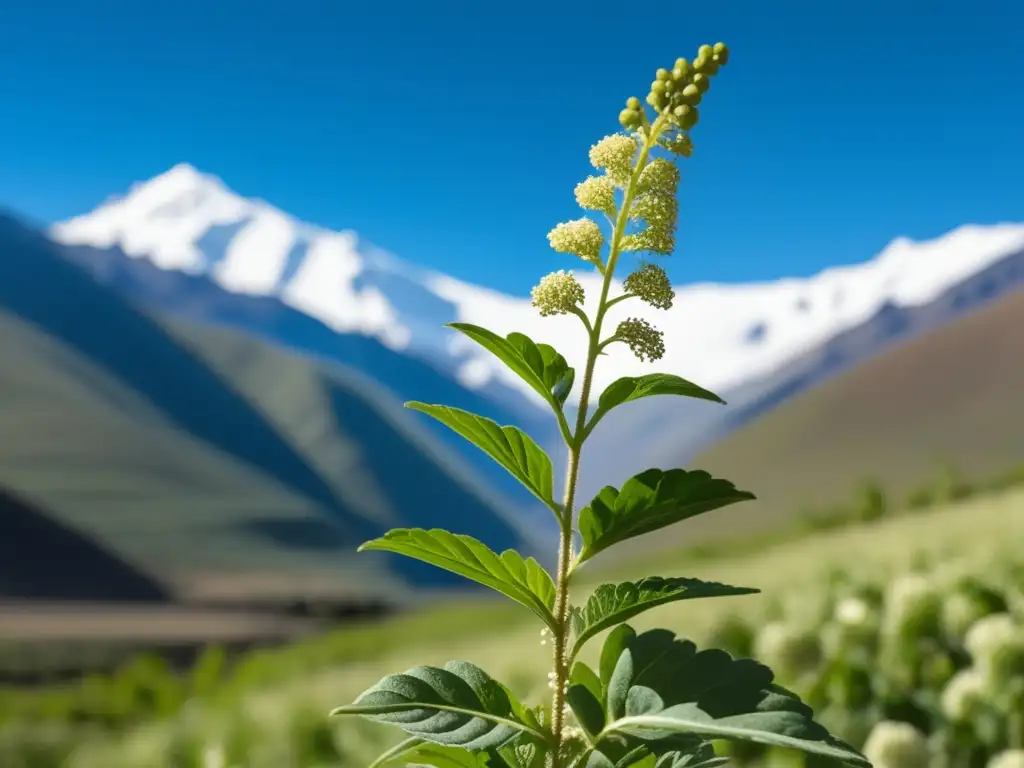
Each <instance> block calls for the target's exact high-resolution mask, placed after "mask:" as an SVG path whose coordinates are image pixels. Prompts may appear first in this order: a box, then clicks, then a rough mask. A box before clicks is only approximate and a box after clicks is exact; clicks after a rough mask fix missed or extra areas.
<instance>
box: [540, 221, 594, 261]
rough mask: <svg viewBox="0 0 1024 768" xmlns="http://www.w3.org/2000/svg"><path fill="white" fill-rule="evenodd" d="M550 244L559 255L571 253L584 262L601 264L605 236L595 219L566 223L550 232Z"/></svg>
mask: <svg viewBox="0 0 1024 768" xmlns="http://www.w3.org/2000/svg"><path fill="white" fill-rule="evenodd" d="M548 242H549V243H551V247H552V248H554V249H555V250H556V251H557V252H558V253H571V254H573V255H574V256H579V257H580V258H581V259H583V260H584V261H589V262H592V263H595V264H599V263H600V262H601V246H603V245H604V234H603V233H602V232H601V227H599V226H598V224H597V222H596V221H594V220H593V219H588V218H586V217H584V218H582V219H575V220H573V221H565V222H562V223H561V224H558V225H556V226H555V228H554V229H552V230H551V231H550V232H548Z"/></svg>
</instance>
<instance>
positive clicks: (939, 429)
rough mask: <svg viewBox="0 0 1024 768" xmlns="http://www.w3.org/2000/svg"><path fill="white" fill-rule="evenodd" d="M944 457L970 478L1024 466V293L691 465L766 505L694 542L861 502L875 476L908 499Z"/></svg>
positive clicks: (868, 367)
mask: <svg viewBox="0 0 1024 768" xmlns="http://www.w3.org/2000/svg"><path fill="white" fill-rule="evenodd" d="M940 460H948V461H950V462H951V463H952V464H953V465H954V466H956V467H957V468H959V469H961V470H963V471H964V472H965V474H967V475H968V476H970V475H984V474H990V473H993V472H999V471H1001V470H1004V469H1006V468H1007V467H1008V466H1010V465H1012V464H1015V463H1018V462H1020V461H1024V291H1015V292H1014V293H1011V294H1010V295H1008V296H1006V297H1005V298H1003V299H1000V300H999V301H997V302H994V303H993V304H990V305H988V306H986V307H983V308H981V309H979V310H978V311H977V312H975V313H972V314H970V315H968V316H966V317H964V318H962V319H960V320H958V321H955V322H953V323H951V324H949V325H946V326H943V327H941V328H937V329H935V330H933V331H931V332H929V333H927V334H925V335H923V336H919V337H917V338H915V339H911V340H909V341H907V342H905V343H903V344H900V345H898V346H896V347H894V348H892V349H890V350H887V351H886V352H885V353H883V354H881V355H879V356H878V357H876V358H874V359H873V360H870V361H868V362H867V363H865V364H863V365H861V366H858V367H857V368H855V369H854V370H851V371H848V372H846V373H844V374H842V375H840V376H838V377H836V378H835V379H833V380H831V381H828V382H825V383H824V384H822V385H821V386H819V387H816V388H814V389H812V390H810V391H809V392H807V393H805V394H803V395H801V396H799V397H797V398H796V399H794V400H792V401H790V402H787V403H785V404H783V405H782V406H780V407H779V408H778V409H776V410H774V411H772V412H771V413H769V414H768V415H766V416H764V417H763V418H761V419H759V420H757V421H756V422H754V423H753V424H751V425H749V426H747V427H744V428H743V429H741V430H740V431H738V432H736V433H734V434H732V435H730V436H728V437H727V438H725V439H724V440H722V441H721V442H720V443H718V444H716V445H715V446H714V447H713V448H712V449H710V450H708V451H706V452H704V453H703V454H701V455H700V456H698V457H697V458H696V459H694V460H693V461H692V462H689V466H691V467H699V468H701V469H706V470H708V471H709V472H712V473H713V474H716V475H718V476H721V477H726V478H728V479H730V480H733V481H734V482H735V483H736V484H737V485H739V486H740V487H742V488H745V489H749V490H750V491H752V492H754V493H756V494H757V495H758V497H759V500H758V501H756V502H749V503H746V504H740V505H737V506H736V507H733V508H730V509H728V510H723V511H721V512H718V513H715V514H712V515H708V516H707V517H706V518H701V519H697V520H694V521H692V522H691V523H689V524H688V525H687V526H685V527H686V529H687V530H686V531H685V533H684V535H686V536H688V537H694V536H704V535H708V534H714V535H717V534H725V533H731V532H734V531H735V532H750V531H751V530H752V529H759V528H768V527H771V526H774V525H777V524H778V523H780V522H783V521H785V520H786V519H788V518H791V517H792V516H794V515H795V514H796V513H798V512H799V511H800V510H801V509H805V508H806V507H807V506H808V505H818V504H828V503H833V502H838V501H846V500H849V499H850V498H851V491H852V489H853V487H854V486H855V484H856V483H857V482H858V481H859V480H861V479H863V478H865V477H868V476H870V477H873V478H876V479H878V480H879V481H881V482H882V483H883V484H884V485H885V486H886V487H887V488H888V489H890V490H892V491H893V492H895V493H897V494H899V498H902V495H903V494H904V493H906V492H907V490H908V489H909V488H910V487H912V486H915V485H918V484H920V483H921V482H922V481H923V480H926V479H928V478H929V477H932V476H934V475H935V474H936V471H937V468H938V466H939V462H940Z"/></svg>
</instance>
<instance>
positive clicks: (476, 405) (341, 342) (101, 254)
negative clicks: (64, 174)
mask: <svg viewBox="0 0 1024 768" xmlns="http://www.w3.org/2000/svg"><path fill="white" fill-rule="evenodd" d="M237 226H240V225H237ZM236 228H237V227H236V225H224V226H223V227H221V228H214V230H211V233H207V235H206V236H207V237H212V238H214V239H215V240H219V239H222V238H229V237H230V236H231V235H232V234H233V233H234V232H235V230H236ZM221 230H223V231H221ZM59 249H60V252H61V253H62V254H63V255H64V257H65V258H67V259H68V260H70V261H71V262H72V263H74V264H76V265H77V266H79V267H80V268H82V269H83V270H85V271H86V272H88V273H89V274H91V275H92V276H93V277H95V279H96V280H98V281H99V282H100V283H101V284H103V285H104V286H106V287H108V288H110V289H112V290H114V291H116V292H117V293H118V295H120V296H122V297H126V298H129V300H131V301H132V302H133V303H135V304H136V305H137V306H139V307H140V308H143V309H144V311H146V312H149V313H159V314H161V315H163V316H167V317H173V318H175V319H178V320H184V321H187V322H189V323H192V324H199V325H202V326H207V327H209V326H217V327H221V328H227V329H234V330H236V331H241V332H243V333H245V334H253V335H256V336H258V337H262V338H264V339H266V340H269V341H271V342H273V343H275V344H279V345H282V346H284V347H285V348H290V349H293V350H296V351H298V352H302V353H308V354H312V355H315V356H317V357H320V358H323V362H325V363H326V362H332V363H337V364H340V365H342V366H345V367H346V368H349V369H351V370H354V371H358V372H360V373H361V374H362V375H363V376H365V377H366V378H368V379H371V380H373V381H375V382H377V383H378V384H379V385H380V386H382V387H383V388H384V389H385V390H387V391H388V392H390V393H391V394H392V395H393V397H394V398H395V399H396V401H398V403H399V404H401V402H404V401H407V400H420V401H425V402H429V403H442V404H445V405H453V406H456V407H458V408H463V409H465V410H469V411H472V412H474V413H478V414H480V415H482V416H485V417H487V418H489V419H493V420H495V421H497V422H498V423H500V424H511V423H514V424H517V425H518V426H520V427H522V428H523V429H525V430H526V431H527V432H528V433H530V434H531V435H532V436H534V437H535V439H537V440H538V442H540V443H541V444H542V445H543V444H545V442H546V439H547V438H549V437H557V434H556V431H555V428H554V427H553V423H554V422H553V420H552V419H551V418H550V417H549V416H548V415H547V414H546V413H544V412H542V411H540V410H539V409H537V408H536V407H534V406H533V405H532V404H530V403H527V402H526V401H525V400H524V398H523V397H522V395H520V394H519V393H517V392H514V391H512V390H508V391H507V392H505V391H504V389H507V388H502V389H501V391H497V392H491V393H490V394H492V395H495V396H498V395H502V394H503V395H504V397H502V398H499V399H495V397H490V396H484V395H481V394H478V393H476V392H474V391H472V390H470V389H467V388H465V387H463V386H461V385H460V384H459V383H458V382H456V381H454V380H453V379H452V378H451V377H450V376H448V375H447V374H446V373H444V372H442V371H440V370H438V369H437V368H435V367H434V366H433V365H431V364H429V363H427V362H425V361H423V360H421V359H418V358H417V357H415V356H412V355H408V354H402V353H399V352H396V351H394V350H391V349H389V348H388V347H386V346H385V345H383V344H382V343H381V342H379V341H377V340H376V339H373V338H369V337H367V336H363V335H361V334H355V333H338V332H336V331H334V330H333V329H331V328H330V327H328V326H327V325H325V324H324V323H323V322H321V321H320V320H317V319H316V318H313V317H310V316H309V315H306V314H304V313H302V312H300V311H298V310H295V309H293V308H291V307H290V306H288V305H287V304H284V303H283V302H281V301H280V300H278V299H276V298H273V297H266V296H247V295H240V294H233V293H230V292H228V291H225V290H224V289H222V288H221V287H220V286H218V285H217V284H216V283H214V282H212V281H211V280H210V279H209V278H207V277H205V276H198V275H189V274H186V273H184V272H180V271H177V270H164V269H160V268H159V267H157V266H155V265H154V264H153V263H152V262H150V261H148V260H146V259H133V258H130V257H128V256H126V255H125V254H124V252H123V251H121V250H120V249H117V248H107V249H97V248H91V247H87V246H74V245H62V246H59ZM371 266H372V265H371ZM367 279H369V278H367ZM373 281H374V282H373V284H374V285H376V284H377V283H378V282H380V281H384V282H385V283H386V284H387V286H388V287H390V288H392V289H394V290H399V289H402V290H418V291H420V292H423V291H424V289H423V288H422V287H421V286H420V287H419V288H415V286H414V287H410V286H411V285H413V284H412V283H411V281H409V280H408V279H407V278H402V277H401V276H397V275H394V274H392V273H390V272H388V271H387V270H378V272H375V273H374V276H373ZM403 286H404V288H403ZM430 296H435V295H434V294H430ZM435 298H436V296H435ZM438 300H439V301H442V302H443V300H442V299H438ZM419 303H420V304H422V303H423V302H422V301H420V302H419ZM417 306H419V304H417ZM435 309H437V308H436V307H435ZM423 322H427V320H424V321H423ZM451 333H452V334H453V335H454V334H455V331H451ZM499 400H500V402H499ZM515 403H518V405H516V404H515ZM506 406H508V407H506ZM421 422H422V423H423V424H424V426H425V428H426V429H427V430H428V431H429V432H430V434H432V435H433V436H434V438H436V439H437V440H438V441H439V442H441V443H442V444H444V445H445V446H447V447H449V448H451V449H454V451H455V452H456V453H457V454H458V455H459V456H460V457H461V458H462V460H463V461H464V462H465V463H467V464H468V465H469V466H471V467H472V468H473V471H474V472H475V473H477V474H478V475H479V476H481V477H482V478H484V479H485V480H486V482H487V483H488V484H489V485H491V486H492V487H494V488H495V489H497V490H499V491H500V492H501V493H502V494H503V495H505V496H508V497H509V499H511V500H513V501H514V502H516V503H518V504H532V503H533V501H534V500H533V497H532V496H531V495H530V494H529V492H527V491H526V490H525V489H524V488H523V487H522V486H521V485H520V484H519V483H518V481H516V480H515V479H514V478H512V477H511V476H510V475H509V474H508V473H507V472H506V471H505V470H504V469H502V468H501V467H499V466H497V465H496V464H495V463H494V462H492V461H491V460H490V459H489V458H487V457H486V456H484V455H483V454H482V453H481V452H480V451H479V449H477V448H476V447H474V446H472V445H471V444H469V443H467V442H466V441H465V440H464V439H463V438H461V437H459V436H458V435H456V434H455V433H454V432H452V431H451V430H450V429H448V428H447V427H445V426H443V425H441V424H439V423H437V422H435V421H433V420H430V419H426V418H422V419H421Z"/></svg>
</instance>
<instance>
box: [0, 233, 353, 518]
mask: <svg viewBox="0 0 1024 768" xmlns="http://www.w3.org/2000/svg"><path fill="white" fill-rule="evenodd" d="M0 243H3V249H4V254H3V258H2V259H0V305H3V306H5V307H7V308H8V309H9V310H11V311H12V312H14V313H15V314H17V315H18V316H19V317H21V318H22V319H23V320H28V321H30V322H33V323H35V324H36V325H38V326H39V327H41V328H42V329H43V330H45V332H46V333H47V334H49V335H51V336H54V337H56V338H59V339H60V340H61V341H62V342H64V343H65V344H67V345H69V346H71V347H74V348H75V349H77V350H78V351H79V352H80V353H81V354H83V355H85V356H86V357H88V358H89V359H90V360H91V361H92V362H93V363H96V364H98V365H101V366H103V367H104V368H106V369H108V370H109V371H111V372H112V373H114V374H115V375H116V376H117V377H118V378H119V379H120V380H122V381H123V382H125V383H126V384H127V385H129V386H130V387H132V389H133V390H134V391H136V392H138V393H140V394H142V395H143V396H144V397H145V398H147V399H148V400H149V401H150V402H151V403H152V404H153V405H155V406H156V407H158V408H160V409H161V410H162V411H163V412H164V413H165V414H166V415H167V416H168V417H169V418H170V419H172V420H173V421H174V422H176V423H177V424H178V425H180V426H181V427H182V428H184V429H186V430H188V431H189V432H191V433H193V434H195V435H196V436H198V437H199V438H201V439H202V440H204V441H206V442H209V443H211V444H213V445H215V446H217V447H219V448H221V449H223V450H224V451H227V452H229V453H231V454H234V455H236V456H238V457H239V458H241V459H242V460H244V461H246V462H248V463H250V464H252V465H254V466H256V467H259V468H260V469H261V470H262V471H264V472H266V473H268V474H270V475H272V476H274V477H276V478H277V479H278V480H280V481H281V482H283V483H285V484H287V485H289V486H291V487H293V488H295V489H296V490H298V491H301V492H302V493H305V494H307V495H309V496H310V497H311V498H314V499H317V500H318V501H320V502H321V503H323V504H325V505H327V506H333V505H335V504H336V503H337V499H336V498H335V497H334V494H333V493H332V492H331V490H330V489H329V488H328V487H326V486H325V485H324V483H323V482H322V481H321V480H320V478H319V477H318V476H317V475H316V473H314V472H313V471H312V470H310V468H309V467H307V466H305V464H304V463H303V462H302V461H301V460H300V459H299V458H298V457H297V456H296V455H295V454H294V453H293V452H292V451H291V450H290V448H289V447H288V445H287V444H286V443H285V442H284V441H283V440H281V439H280V437H279V436H277V435H276V434H274V432H273V431H272V430H270V429H269V428H268V427H267V425H266V424H265V423H264V421H263V420H262V418H261V416H260V414H259V413H257V412H256V411H254V410H253V409H252V408H251V407H250V406H249V405H248V404H247V403H245V402H244V401H243V400H241V399H239V398H238V396H237V395H236V393H235V392H233V391H231V390H230V389H228V388H227V387H226V386H225V384H224V382H223V381H222V380H221V379H219V378H218V377H217V376H215V375H213V374H212V373H211V372H210V371H209V370H208V369H207V368H206V367H205V366H203V365H202V364H201V363H200V362H199V361H197V360H196V359H195V357H194V356H193V355H191V354H189V353H188V352H187V351H186V350H184V349H182V348H181V347H180V346H178V345H176V344H174V343H173V342H171V341H170V340H169V339H168V338H167V337H166V335H165V334H164V332H163V331H162V329H161V328H160V327H159V326H158V325H156V324H155V323H154V322H153V321H151V320H150V319H149V318H147V317H146V316H145V315H143V314H141V313H139V312H136V311H134V310H133V309H131V308H130V307H128V306H127V305H125V304H124V303H122V302H120V301H117V300H115V299H114V297H113V296H111V295H110V294H109V292H107V291H106V290H104V289H103V288H101V287H100V286H97V285H96V283H95V281H93V280H91V279H90V278H89V276H88V275H86V274H84V273H83V272H82V271H81V270H79V269H77V268H76V267H74V266H72V265H70V264H68V263H67V262H65V261H64V260H62V259H61V258H59V257H58V256H57V255H56V253H55V250H54V248H53V247H52V246H51V244H50V243H49V241H47V240H46V239H45V238H43V237H42V236H40V235H37V234H35V233H32V232H30V231H28V230H26V229H25V228H24V227H22V226H21V225H19V224H16V223H15V222H13V221H11V220H10V219H8V218H6V217H0ZM72 298H73V301H71V300H69V299H72ZM196 392H201V393H202V398H201V399H197V398H195V397H194V393H196ZM197 406H198V407H197Z"/></svg>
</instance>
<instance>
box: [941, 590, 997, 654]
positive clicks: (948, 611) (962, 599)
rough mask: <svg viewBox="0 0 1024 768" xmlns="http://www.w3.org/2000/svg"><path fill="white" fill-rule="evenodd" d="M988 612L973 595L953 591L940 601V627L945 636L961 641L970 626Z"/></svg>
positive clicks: (986, 607)
mask: <svg viewBox="0 0 1024 768" xmlns="http://www.w3.org/2000/svg"><path fill="white" fill-rule="evenodd" d="M990 613H991V611H990V609H989V608H988V606H986V605H985V604H984V603H982V602H981V601H980V600H977V599H976V598H975V597H974V596H973V595H969V594H967V593H965V592H954V593H953V594H952V595H950V596H949V597H947V598H946V599H945V601H944V602H943V603H942V628H943V630H944V631H945V633H946V636H947V637H949V638H951V639H953V640H957V641H961V642H962V641H963V639H964V637H965V636H966V635H967V631H968V630H969V629H970V628H971V626H973V625H974V624H975V622H977V621H979V620H980V619H982V618H984V617H985V616H986V615H988V614H990Z"/></svg>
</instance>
